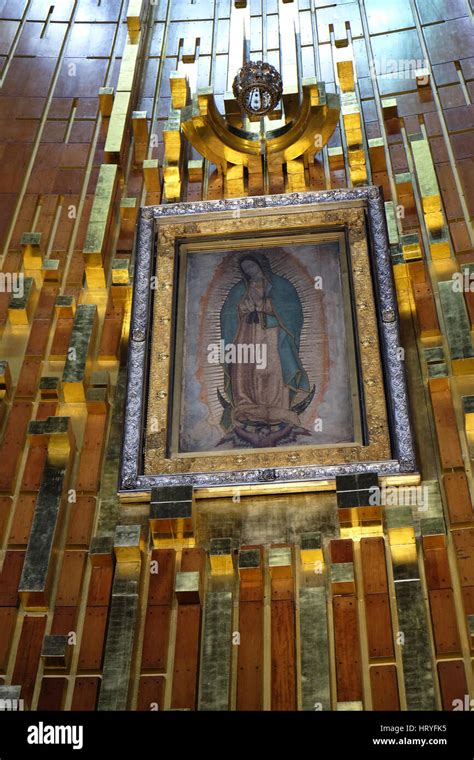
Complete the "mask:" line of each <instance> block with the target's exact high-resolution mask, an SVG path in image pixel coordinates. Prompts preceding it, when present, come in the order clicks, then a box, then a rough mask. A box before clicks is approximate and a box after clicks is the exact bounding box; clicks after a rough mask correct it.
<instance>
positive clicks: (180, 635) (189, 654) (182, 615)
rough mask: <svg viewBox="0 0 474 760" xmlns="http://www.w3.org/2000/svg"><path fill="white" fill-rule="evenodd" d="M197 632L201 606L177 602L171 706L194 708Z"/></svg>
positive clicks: (199, 630) (197, 663) (197, 656)
mask: <svg viewBox="0 0 474 760" xmlns="http://www.w3.org/2000/svg"><path fill="white" fill-rule="evenodd" d="M189 551H191V550H189ZM183 554H184V552H183ZM200 635H201V606H200V605H199V604H181V605H179V606H178V622H177V628H176V645H175V652H174V667H173V685H172V692H171V707H172V708H177V709H179V708H181V709H183V708H189V709H190V710H195V709H196V698H197V678H198V669H199V640H200Z"/></svg>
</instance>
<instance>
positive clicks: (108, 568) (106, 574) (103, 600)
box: [87, 564, 114, 607]
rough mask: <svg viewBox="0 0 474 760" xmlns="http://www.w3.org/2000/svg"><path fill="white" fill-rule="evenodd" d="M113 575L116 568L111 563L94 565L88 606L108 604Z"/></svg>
mask: <svg viewBox="0 0 474 760" xmlns="http://www.w3.org/2000/svg"><path fill="white" fill-rule="evenodd" d="M113 577H114V569H113V566H112V565H111V564H110V565H93V566H92V570H91V575H90V581H89V593H88V597H87V606H88V607H104V606H105V607H106V606H107V605H108V603H109V599H110V593H111V591H112V580H113Z"/></svg>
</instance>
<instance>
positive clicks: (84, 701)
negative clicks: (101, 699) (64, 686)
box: [71, 676, 100, 712]
mask: <svg viewBox="0 0 474 760" xmlns="http://www.w3.org/2000/svg"><path fill="white" fill-rule="evenodd" d="M99 684H100V678H97V677H94V678H88V677H87V676H78V677H77V678H76V681H75V683H74V693H73V695H72V704H71V710H77V711H78V712H86V711H87V712H92V711H94V710H95V709H96V707H97V697H98V694H99Z"/></svg>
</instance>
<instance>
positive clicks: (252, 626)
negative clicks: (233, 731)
mask: <svg viewBox="0 0 474 760" xmlns="http://www.w3.org/2000/svg"><path fill="white" fill-rule="evenodd" d="M239 633H240V644H239V648H238V664H237V710H252V711H254V710H262V709H263V603H262V602H260V601H258V602H241V604H240V606H239Z"/></svg>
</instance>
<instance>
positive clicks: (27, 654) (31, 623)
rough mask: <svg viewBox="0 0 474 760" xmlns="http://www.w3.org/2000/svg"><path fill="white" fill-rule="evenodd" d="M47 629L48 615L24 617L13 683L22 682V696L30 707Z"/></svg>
mask: <svg viewBox="0 0 474 760" xmlns="http://www.w3.org/2000/svg"><path fill="white" fill-rule="evenodd" d="M45 629H46V615H41V616H38V617H33V616H32V615H26V616H25V617H24V619H23V625H22V628H21V635H20V641H19V644H18V649H17V653H16V659H15V666H14V668H13V674H12V683H14V684H21V686H22V689H21V697H22V699H24V700H25V704H26V705H28V706H30V707H31V700H32V697H33V691H34V688H35V682H36V675H37V672H38V666H39V662H40V656H41V650H42V648H43V637H44V633H45Z"/></svg>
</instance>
